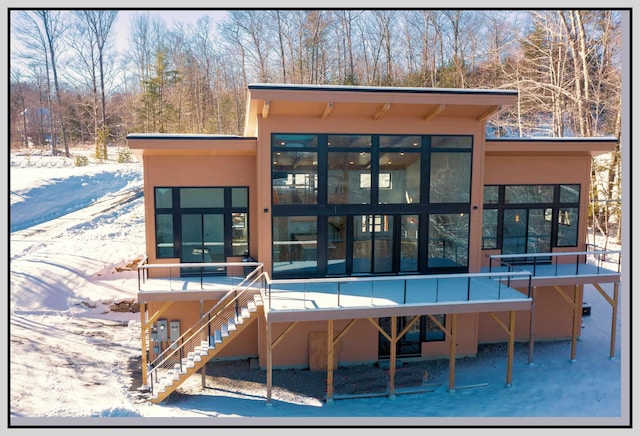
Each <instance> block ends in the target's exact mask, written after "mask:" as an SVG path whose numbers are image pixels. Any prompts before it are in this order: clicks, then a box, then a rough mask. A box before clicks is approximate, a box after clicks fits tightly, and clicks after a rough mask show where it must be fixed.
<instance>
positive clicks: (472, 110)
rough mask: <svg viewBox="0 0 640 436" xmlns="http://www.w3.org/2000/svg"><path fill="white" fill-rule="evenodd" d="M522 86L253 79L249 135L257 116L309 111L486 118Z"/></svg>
mask: <svg viewBox="0 0 640 436" xmlns="http://www.w3.org/2000/svg"><path fill="white" fill-rule="evenodd" d="M517 96H518V94H517V91H514V90H489V89H449V88H406V87H404V88H403V87H367V86H337V85H324V86H321V85H288V84H252V85H249V86H248V91H247V112H246V124H245V132H244V133H245V135H247V136H256V135H257V122H258V119H261V118H262V119H267V118H269V117H273V116H280V115H283V116H293V115H296V116H309V117H317V118H318V119H319V120H327V119H331V118H332V117H341V116H367V117H371V119H373V120H380V119H383V118H385V119H386V118H392V117H404V118H415V119H419V120H422V121H424V122H428V121H431V120H434V119H436V118H442V117H448V118H467V119H472V120H475V121H478V122H483V121H484V120H486V119H487V118H490V117H494V116H496V115H498V114H499V113H500V112H502V111H504V110H505V109H507V108H508V107H510V106H511V105H513V104H515V103H516V100H517Z"/></svg>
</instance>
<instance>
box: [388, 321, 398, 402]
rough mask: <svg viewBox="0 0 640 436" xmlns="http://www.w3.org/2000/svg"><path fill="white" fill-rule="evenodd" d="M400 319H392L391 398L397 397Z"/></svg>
mask: <svg viewBox="0 0 640 436" xmlns="http://www.w3.org/2000/svg"><path fill="white" fill-rule="evenodd" d="M397 326H398V317H397V316H392V317H391V347H390V350H389V397H391V398H393V397H395V384H396V381H395V378H396V355H397V353H396V345H397V342H398V337H397V336H398V327H397Z"/></svg>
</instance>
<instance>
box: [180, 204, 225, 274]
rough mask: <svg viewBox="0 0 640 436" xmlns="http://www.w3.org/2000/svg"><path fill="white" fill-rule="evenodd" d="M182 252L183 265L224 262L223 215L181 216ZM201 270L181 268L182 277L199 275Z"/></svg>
mask: <svg viewBox="0 0 640 436" xmlns="http://www.w3.org/2000/svg"><path fill="white" fill-rule="evenodd" d="M181 220H182V250H181V253H180V261H181V262H183V263H209V262H224V261H225V256H224V215H223V214H200V213H195V214H183V215H182V216H181ZM201 270H202V269H201V268H183V270H182V274H183V275H193V274H200V273H201ZM215 271H217V268H211V267H210V268H205V269H204V270H202V272H204V273H208V274H210V273H212V272H215Z"/></svg>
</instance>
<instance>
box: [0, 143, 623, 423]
mask: <svg viewBox="0 0 640 436" xmlns="http://www.w3.org/2000/svg"><path fill="white" fill-rule="evenodd" d="M73 152H74V153H76V154H77V153H84V154H86V155H88V156H90V150H87V149H85V150H73ZM110 152H111V153H115V152H116V150H111V149H110ZM9 182H10V190H9V192H10V229H11V230H10V241H9V246H10V250H9V253H10V269H9V270H10V271H9V274H10V279H9V307H8V310H7V313H8V314H9V320H8V323H7V324H8V326H9V342H10V343H9V344H8V357H9V360H10V362H9V365H8V371H7V377H8V380H7V381H8V386H9V403H8V414H9V419H8V421H9V428H20V427H23V426H36V427H39V426H42V427H49V426H53V427H58V426H60V427H69V428H72V427H76V426H79V427H87V426H88V427H96V428H100V427H110V426H122V427H136V426H141V427H157V426H162V427H175V426H177V427H187V426H198V427H220V426H222V427H235V426H239V427H254V426H258V427H259V426H263V427H324V426H338V427H351V426H359V427H374V428H375V427H379V428H381V429H382V428H384V427H389V426H397V427H431V426H434V427H444V429H449V428H452V429H453V428H455V427H456V426H471V427H511V426H518V427H521V426H525V427H532V426H533V427H535V426H557V427H563V428H578V427H582V426H589V427H612V428H623V429H624V428H629V422H630V416H631V415H630V413H631V412H630V405H631V403H630V398H629V396H630V390H631V385H630V377H629V366H630V357H631V356H630V354H629V353H630V348H629V344H630V335H629V333H630V332H629V321H630V320H629V309H628V304H629V290H628V287H627V286H626V284H625V283H623V286H622V293H621V302H622V309H623V310H621V311H620V312H619V317H618V320H617V326H616V327H617V333H616V343H615V357H614V358H613V359H610V358H609V338H610V336H609V333H610V328H611V309H610V307H609V306H608V304H607V303H606V301H605V300H604V298H602V296H600V295H599V294H598V293H597V292H596V290H595V289H594V288H592V287H586V288H585V300H586V301H587V302H588V303H589V304H590V305H591V306H592V315H591V316H590V317H587V318H585V319H584V322H583V331H582V336H581V338H580V340H579V342H578V350H577V359H576V362H573V363H572V362H570V361H569V357H570V354H569V353H570V343H569V342H557V343H547V344H544V343H543V344H536V347H535V352H534V356H535V359H534V364H532V365H531V364H529V363H528V362H527V353H526V349H527V346H526V345H524V344H521V345H518V346H517V347H516V348H517V352H516V357H515V360H514V370H513V384H512V386H511V387H508V388H507V387H505V383H504V382H505V368H504V366H505V364H506V356H505V355H504V352H503V350H501V349H500V347H494V348H495V349H494V350H493V351H492V348H491V347H488V348H486V349H485V350H484V351H483V352H482V353H480V354H479V356H478V357H477V358H475V359H465V361H463V362H461V363H460V368H459V369H457V372H456V377H457V378H458V377H459V378H460V380H459V381H458V384H465V383H466V382H468V383H472V384H473V383H477V382H481V384H485V383H486V385H484V387H481V388H476V389H463V390H459V391H456V392H447V391H446V389H445V388H440V389H438V390H436V391H434V392H431V393H424V394H412V395H398V396H397V397H396V398H395V399H390V398H387V397H381V398H363V399H353V400H337V401H335V402H333V403H330V404H326V403H324V402H322V401H318V400H317V399H313V398H309V397H308V396H305V395H303V394H302V393H300V392H293V391H292V392H289V393H287V394H286V395H283V396H280V397H276V398H275V399H274V401H273V402H272V404H271V405H267V404H266V400H265V398H266V389H264V385H261V384H257V385H255V387H254V389H253V390H249V391H247V390H238V391H235V392H234V391H231V390H221V389H204V390H201V389H199V388H198V386H199V382H198V380H195V379H194V380H189V381H188V382H187V386H186V387H187V388H188V389H185V392H188V394H187V395H180V397H179V398H178V399H176V400H174V401H171V402H167V403H165V404H161V405H155V404H151V403H149V402H146V401H144V399H143V397H142V396H141V394H140V392H138V391H137V390H136V388H138V387H139V386H140V382H139V380H136V379H135V377H136V375H137V376H138V377H139V368H137V367H136V362H137V359H138V357H139V356H140V320H139V314H138V313H132V312H126V313H121V312H115V311H112V310H110V305H111V304H113V303H114V302H118V301H121V300H127V299H132V298H135V297H136V292H137V275H136V272H135V271H133V270H131V268H130V267H131V265H132V264H133V263H135V262H136V261H137V260H138V259H140V258H141V257H142V256H143V255H144V250H145V249H144V213H143V202H144V199H143V197H142V195H141V192H142V191H141V188H142V168H141V165H140V164H139V163H137V162H135V161H134V162H132V163H116V161H115V158H114V157H112V156H110V159H109V160H107V161H105V162H97V161H95V160H94V159H91V162H90V164H89V165H88V166H83V167H76V166H74V165H73V158H70V159H68V158H65V157H61V156H56V157H54V156H51V155H50V154H49V153H47V152H46V151H45V152H41V153H40V152H34V151H32V152H31V153H25V152H12V153H11V156H10V168H9ZM609 248H611V245H609ZM605 289H606V290H607V291H608V292H612V291H611V290H612V286H605ZM283 430H284V429H283ZM442 430H443V429H441V430H440V431H442ZM387 431H388V430H387ZM520 431H523V430H520ZM582 432H584V429H582Z"/></svg>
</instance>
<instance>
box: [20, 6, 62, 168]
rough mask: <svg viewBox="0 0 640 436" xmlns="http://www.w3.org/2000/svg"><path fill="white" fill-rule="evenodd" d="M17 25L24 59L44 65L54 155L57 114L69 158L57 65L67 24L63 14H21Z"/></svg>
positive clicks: (33, 12) (32, 12)
mask: <svg viewBox="0 0 640 436" xmlns="http://www.w3.org/2000/svg"><path fill="white" fill-rule="evenodd" d="M14 23H15V25H14V26H12V27H13V29H14V30H15V32H16V35H17V36H18V37H19V38H20V40H21V43H22V46H23V47H24V51H23V53H22V54H21V57H23V58H27V59H30V60H31V63H33V62H37V63H39V64H40V65H42V64H44V71H45V74H46V85H47V108H48V111H49V122H50V136H51V139H50V145H51V153H52V154H54V155H55V154H56V142H57V141H56V137H57V134H56V129H55V125H54V123H53V119H54V118H55V114H57V117H58V119H59V122H60V128H61V130H62V137H63V143H64V147H65V154H66V156H67V157H69V148H68V145H67V141H66V132H65V129H64V119H63V117H62V102H61V100H62V99H61V93H60V86H59V83H58V70H57V64H56V60H57V58H56V48H57V45H58V42H59V40H60V37H61V35H62V33H63V30H64V26H63V23H62V21H61V19H60V11H48V10H36V11H21V12H20V14H19V15H17V16H16V20H15V21H14ZM52 84H53V88H54V91H55V97H56V101H57V107H55V108H54V104H53V100H52V92H51V86H52Z"/></svg>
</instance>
